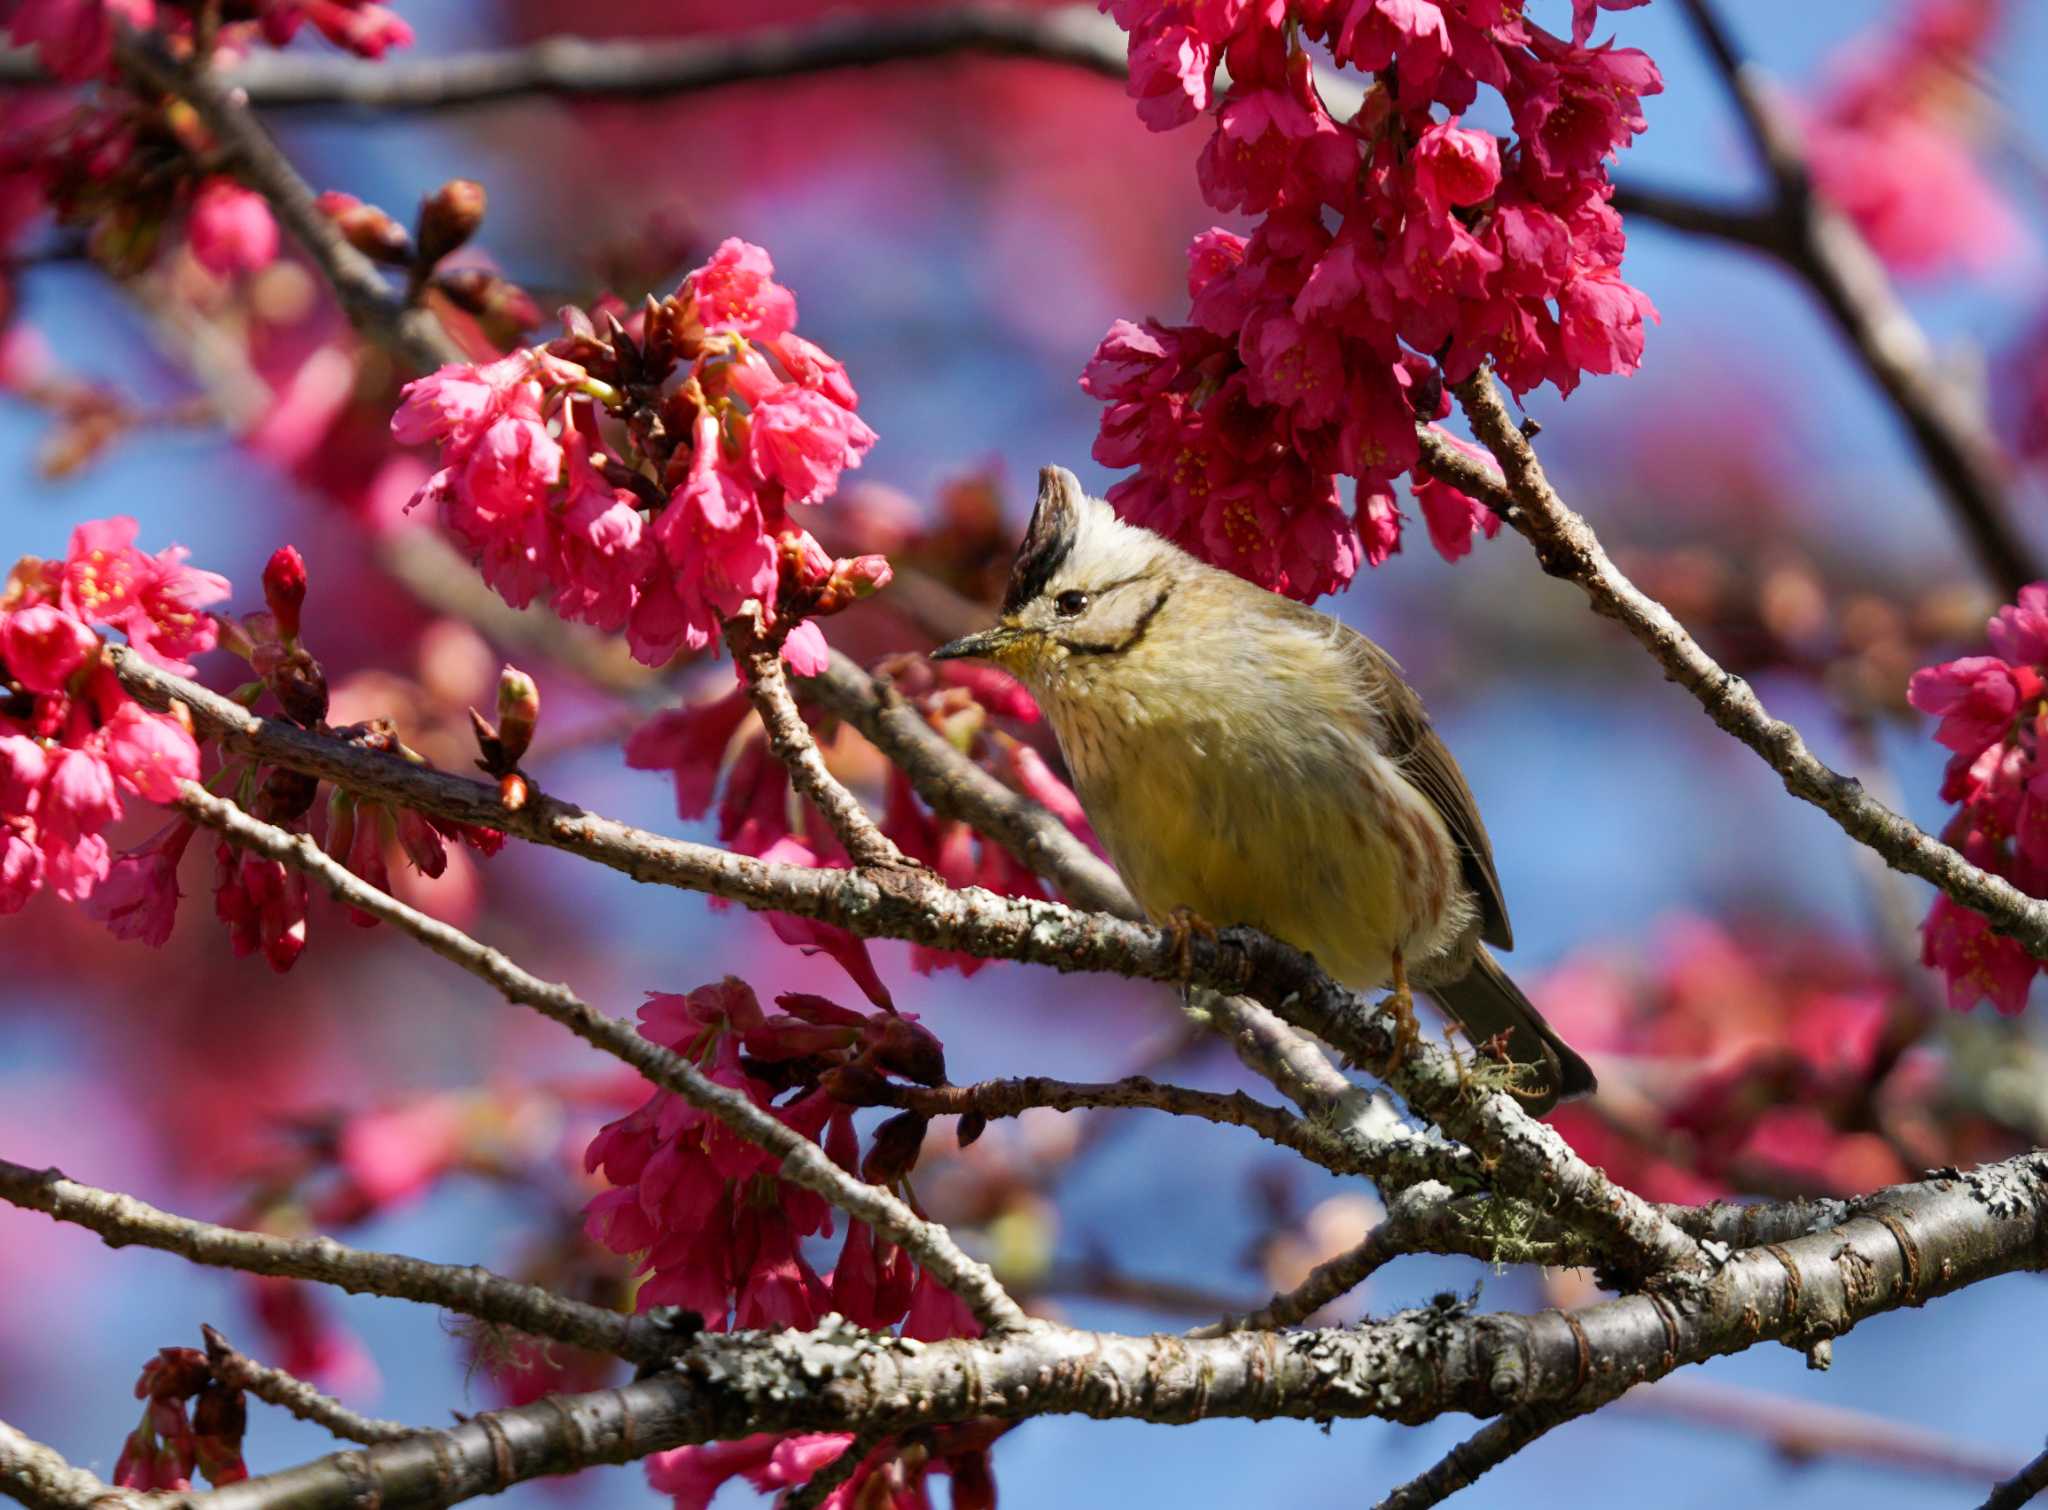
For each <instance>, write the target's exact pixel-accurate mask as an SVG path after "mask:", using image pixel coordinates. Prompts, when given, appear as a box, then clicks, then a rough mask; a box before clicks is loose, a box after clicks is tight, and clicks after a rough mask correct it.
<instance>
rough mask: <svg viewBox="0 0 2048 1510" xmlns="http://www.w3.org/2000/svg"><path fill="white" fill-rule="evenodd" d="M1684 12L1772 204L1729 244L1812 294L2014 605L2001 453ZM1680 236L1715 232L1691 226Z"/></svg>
mask: <svg viewBox="0 0 2048 1510" xmlns="http://www.w3.org/2000/svg"><path fill="white" fill-rule="evenodd" d="M1684 5H1685V9H1686V12H1687V14H1688V15H1689V16H1690V17H1691V18H1692V22H1693V27H1694V30H1695V31H1697V32H1698V33H1699V36H1700V40H1701V42H1702V44H1703V45H1704V46H1705V47H1706V50H1707V54H1708V56H1709V57H1710V58H1711V59H1712V60H1713V62H1714V66H1715V68H1716V70H1717V71H1718V72H1719V73H1720V75H1721V77H1722V80H1723V82H1724V83H1726V85H1727V87H1728V92H1729V94H1730V96H1731V97H1732V98H1733V99H1734V101H1735V107H1736V112H1737V114H1738V115H1739V116H1740V117H1741V120H1742V124H1743V128H1744V130H1745V131H1747V133H1748V135H1749V137H1750V140H1751V142H1752V144H1753V145H1754V146H1755V148H1756V151H1757V155H1758V157H1759V158H1760V159H1761V160H1762V162H1763V165H1764V168H1765V171H1766V172H1767V173H1768V174H1769V176H1770V179H1771V184H1772V203H1771V204H1770V205H1769V206H1768V207H1767V208H1766V209H1765V210H1764V211H1763V212H1762V214H1763V215H1764V216H1766V217H1768V219H1769V220H1770V221H1772V222H1774V224H1773V225H1772V228H1771V230H1770V233H1769V234H1768V235H1767V236H1763V237H1760V238H1752V237H1751V236H1749V235H1738V236H1737V237H1736V238H1734V239H1738V240H1741V241H1743V242H1744V244H1746V245H1750V246H1755V247H1758V248H1760V249H1761V250H1764V251H1768V252H1770V253H1772V254H1773V255H1775V256H1777V257H1778V258H1780V259H1781V260H1782V261H1784V262H1785V263H1786V265H1787V266H1788V267H1790V268H1791V269H1792V271H1793V272H1795V273H1796V274H1798V275H1799V276H1800V277H1801V278H1803V279H1804V280H1805V281H1806V282H1807V283H1808V284H1809V285H1811V286H1812V288H1813V291H1814V293H1815V294H1816V295H1817V296H1818V297H1819V299H1820V302H1821V305H1822V307H1823V308H1825V309H1826V310H1827V312H1828V315H1829V317H1830V318H1832V319H1833V320H1834V322H1835V324H1836V326H1837V327H1838V328H1839V329H1840V330H1841V332H1842V334H1843V335H1844V336H1845V337H1846V338H1847V339H1848V342H1849V347H1850V349H1851V350H1852V351H1853V352H1855V354H1856V356H1857V358H1858V359H1859V360H1860V361H1861V362H1862V364H1863V366H1864V369H1865V370H1866V371H1867V372H1869V373H1870V375H1871V376H1872V377H1873V378H1875V379H1876V380H1877V384H1878V386H1879V387H1880V388H1882V389H1883V390H1884V393H1885V396H1886V397H1887V398H1889V399H1890V400H1891V403H1892V407H1893V408H1894V409H1896V410H1897V411H1898V414H1899V417H1900V418H1901V419H1902V420H1904V421H1905V424H1906V429H1907V432H1908V434H1910V435H1911V436H1912V439H1913V444H1914V446H1915V447H1916V448H1917V449H1918V450H1919V452H1920V455H1921V459H1922V460H1923V461H1925V462H1926V464H1927V467H1928V470H1929V471H1931V472H1932V473H1933V474H1934V479H1935V481H1936V483H1938V484H1939V485H1940V487H1941V490H1942V492H1943V494H1944V495H1945V496H1946V497H1947V499H1948V502H1949V506H1950V508H1951V510H1952V511H1953V512H1954V513H1955V515H1956V517H1957V519H1958V521H1959V522H1960V523H1961V524H1962V526H1963V531H1964V533H1965V534H1966V535H1967V536H1968V538H1969V541H1970V544H1971V546H1972V548H1973V549H1974V550H1975V552H1976V554H1977V558H1978V560H1979V562H1980V563H1981V564H1982V566H1983V568H1984V570H1985V572H1986V573H1987V574H1988V575H1989V576H1990V577H1991V579H1992V580H1993V581H1995V582H1996V583H1997V584H1998V585H1999V587H2000V588H2001V589H2002V590H2003V591H2004V593H2005V595H2006V596H2007V597H2011V596H2013V595H2015V594H2016V593H2017V592H2018V591H2019V589H2020V588H2022V587H2024V586H2026V585H2027V584H2028V583H2030V582H2034V581H2037V580H2039V579H2040V578H2041V577H2042V576H2043V575H2044V574H2048V573H2044V570H2043V567H2042V563H2041V560H2040V557H2039V555H2038V554H2037V553H2036V552H2035V550H2034V548H2033V547H2032V546H2031V545H2030V544H2029V543H2028V542H2027V541H2026V539H2024V538H2023V537H2022V536H2021V535H2020V534H2019V532H2018V531H2017V530H2016V529H2015V528H2014V527H2013V522H2012V509H2011V500H2010V498H2009V497H2008V493H2007V488H2008V481H2009V479H2008V477H2007V472H2006V465H2005V459H2004V451H2003V448H2002V447H2001V446H2000V445H1999V443H1998V438H1997V436H1996V435H1994V434H1993V433H1992V431H1991V425H1990V421H1989V419H1988V418H1987V416H1986V415H1985V414H1984V411H1983V406H1982V405H1981V404H1979V403H1978V402H1977V401H1976V398H1975V397H1974V395H1972V394H1971V393H1970V392H1968V391H1967V390H1966V389H1965V388H1963V387H1962V385H1960V384H1958V383H1956V382H1955V381H1954V380H1952V379H1951V378H1950V377H1949V376H1948V375H1947V374H1945V373H1944V372H1943V371H1942V370H1941V366H1940V363H1939V362H1937V361H1936V359H1935V355H1934V349H1933V346H1932V344H1931V343H1930V342H1929V341H1928V339H1927V336H1926V333H1925V332H1924V331H1922V330H1921V329H1920V327H1919V325H1918V324H1917V323H1916V322H1915V321H1914V319H1913V317H1912V315H1911V314H1910V313H1908V312H1907V310H1906V307H1905V305H1904V304H1903V303H1902V302H1900V299H1899V296H1898V292H1897V290H1895V289H1894V288H1893V287H1892V282H1891V279H1890V278H1889V277H1888V276H1887V275H1886V273H1885V270H1884V264H1883V263H1882V262H1880V261H1879V260H1878V257H1877V254H1876V253H1875V252H1873V251H1872V250H1871V248H1870V243H1869V242H1868V241H1866V240H1865V239H1864V238H1863V234H1862V233H1861V232H1860V231H1858V230H1857V229H1856V227H1855V225H1854V224H1853V223H1852V222H1851V221H1850V220H1849V219H1848V217H1846V216H1845V215H1843V214H1842V213H1841V212H1840V211H1839V210H1837V209H1836V208H1835V207H1834V206H1833V205H1831V204H1829V203H1828V202H1827V200H1826V199H1825V198H1823V197H1822V196H1821V195H1820V194H1819V193H1817V192H1816V191H1815V189H1814V185H1813V177H1812V173H1811V172H1810V170H1809V167H1808V164H1807V159H1806V152H1805V147H1804V145H1803V143H1802V142H1801V141H1800V132H1799V126H1798V123H1797V121H1796V120H1795V119H1794V118H1793V117H1792V115H1791V113H1790V112H1789V111H1787V110H1786V109H1785V108H1784V106H1783V105H1782V103H1781V102H1780V101H1779V100H1778V99H1777V97H1776V94H1775V91H1774V90H1773V89H1772V86H1771V83H1770V81H1769V79H1767V78H1766V77H1765V76H1764V74H1763V72H1762V70H1760V69H1759V68H1758V67H1757V66H1756V64H1754V63H1752V62H1749V61H1747V60H1746V59H1744V58H1742V57H1741V56H1740V54H1739V53H1738V52H1737V51H1736V48H1735V44H1734V42H1733V40H1732V39H1731V38H1730V36H1729V35H1728V32H1727V30H1726V28H1724V27H1723V26H1722V25H1721V22H1720V18H1719V16H1718V15H1717V14H1716V12H1715V10H1714V8H1713V6H1712V5H1711V4H1710V3H1709V0H1684ZM1617 202H1618V203H1619V201H1617ZM1653 202H1654V201H1653ZM1636 207H1637V208H1639V209H1640V208H1641V207H1642V201H1641V199H1640V198H1638V199H1637V200H1636ZM1662 207H1664V208H1670V207H1671V206H1670V201H1669V200H1664V201H1662ZM1683 228H1684V229H1691V230H1702V231H1709V232H1710V233H1713V234H1720V233H1721V231H1720V230H1717V229H1716V228H1715V227H1712V226H1709V225H1706V224H1699V223H1695V224H1693V225H1691V226H1687V227H1683ZM1749 229H1752V230H1756V229H1760V227H1756V226H1752V227H1750V228H1749Z"/></svg>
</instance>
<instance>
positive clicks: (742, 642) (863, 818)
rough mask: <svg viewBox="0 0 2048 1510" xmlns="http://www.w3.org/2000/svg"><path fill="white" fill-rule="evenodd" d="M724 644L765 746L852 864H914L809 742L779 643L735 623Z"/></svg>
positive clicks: (730, 627) (815, 744) (727, 633)
mask: <svg viewBox="0 0 2048 1510" xmlns="http://www.w3.org/2000/svg"><path fill="white" fill-rule="evenodd" d="M725 642H726V644H727V645H728V646H729V647H731V650H732V656H733V660H734V661H736V662H737V663H738V664H739V669H740V679H741V681H742V682H743V683H744V684H745V685H746V689H747V700H748V701H749V702H751V703H752V704H753V705H754V711H755V712H756V713H757V714H759V715H760V718H761V727H762V729H763V731H765V732H766V734H767V736H768V748H769V749H770V750H772V751H774V752H775V758H776V759H777V760H779V761H781V762H782V764H783V766H784V767H785V768H786V769H787V770H788V771H789V779H790V780H791V781H793V782H795V783H796V786H797V790H799V791H801V792H802V793H803V794H804V796H805V797H807V798H809V799H810V803H811V806H812V807H815V808H816V809H817V810H818V812H819V814H820V815H821V816H823V818H824V819H825V821H826V823H828V824H830V825H831V828H832V833H833V835H834V836H835V837H836V838H837V839H838V840H839V842H840V844H841V845H842V846H844V848H845V850H846V853H847V857H848V858H849V859H851V860H852V861H853V863H854V864H855V865H862V866H866V865H880V866H892V865H914V864H915V862H914V861H912V860H909V859H907V858H906V857H905V856H904V853H903V851H902V850H900V849H898V848H897V847H896V845H895V843H894V841H892V840H891V839H890V838H889V836H888V835H887V834H885V833H883V832H882V831H881V829H880V828H878V827H876V825H875V820H874V819H873V818H871V817H869V816H868V810H867V809H866V808H865V807H863V806H861V801H860V798H858V797H856V796H854V795H853V793H851V792H849V791H848V790H847V789H846V788H845V787H844V786H843V785H841V784H840V781H839V779H838V778H837V777H836V776H834V775H833V774H832V772H831V771H830V770H829V769H827V768H826V765H825V757H824V756H823V755H822V754H820V753H819V751H818V742H817V741H816V740H815V739H813V738H811V731H810V728H809V727H808V726H807V725H806V724H805V723H804V716H803V714H801V713H799V712H798V711H797V706H796V699H795V698H794V697H792V696H790V692H789V678H788V677H786V676H784V675H783V671H782V652H781V648H780V646H779V645H778V644H774V643H765V642H764V641H763V640H762V638H761V637H760V636H759V635H757V634H755V633H754V632H753V630H752V629H750V628H749V627H748V626H746V625H745V624H743V623H741V622H740V621H739V620H737V619H735V620H734V621H733V622H732V623H731V624H729V625H728V626H727V627H726V634H725Z"/></svg>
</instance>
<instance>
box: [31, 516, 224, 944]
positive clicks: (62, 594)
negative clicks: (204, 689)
mask: <svg viewBox="0 0 2048 1510" xmlns="http://www.w3.org/2000/svg"><path fill="white" fill-rule="evenodd" d="M134 540H135V521H134V520H133V519H128V518H116V519H105V520H98V521H95V522H93V523H90V524H82V525H80V526H79V527H78V528H77V529H76V530H75V531H73V532H72V536H71V550H70V553H69V554H68V555H67V556H66V557H65V559H64V560H62V561H40V560H37V559H36V558H34V557H32V556H31V557H24V558H23V559H22V560H21V561H20V562H19V563H18V564H17V565H16V566H15V568H14V570H13V572H12V573H10V574H9V576H8V578H7V581H6V584H5V586H4V588H0V914H4V913H10V912H16V911H19V910H20V908H21V906H22V904H23V903H25V902H26V901H27V900H28V899H29V897H31V896H32V895H34V894H35V893H36V892H37V891H38V890H40V889H41V888H42V887H43V886H45V885H48V886H49V887H50V888H51V889H52V890H54V891H55V892H56V893H57V895H58V896H60V897H63V898H65V899H66V900H68V901H74V902H75V901H82V900H84V899H85V898H86V897H89V896H91V895H92V893H93V890H94V888H95V887H97V886H98V885H99V884H100V883H101V882H102V881H105V880H106V879H107V878H108V875H109V872H110V871H111V870H112V868H113V862H112V856H111V855H110V854H109V852H108V849H107V841H106V840H105V838H103V837H102V831H103V830H105V829H106V828H107V826H108V825H109V824H111V823H112V822H113V821H114V820H115V819H117V818H119V817H120V816H121V812H122V807H121V794H122V793H123V792H127V793H129V794H131V795H133V796H136V797H141V798H142V799H144V800H145V801H148V802H169V801H170V800H171V799H172V798H173V797H175V796H177V794H178V783H179V782H180V781H184V780H191V779H194V778H196V777H197V776H198V775H199V747H198V746H197V744H195V743H194V742H193V738H192V733H191V730H190V729H189V728H188V727H187V726H186V725H184V724H182V723H180V722H178V720H176V719H175V718H172V717H171V716H169V715H168V714H163V713H152V712H150V711H149V710H148V709H146V708H144V707H142V705H141V704H139V703H137V702H136V701H135V700H134V699H133V698H131V697H129V696H128V694H127V693H126V692H125V691H123V690H122V688H121V684H120V683H119V682H118V681H116V680H115V678H114V673H113V672H112V671H111V670H110V669H108V667H107V666H106V664H105V662H104V660H103V658H102V656H101V654H100V647H101V637H100V634H99V633H98V631H99V630H100V629H117V630H120V631H121V632H122V633H123V634H125V635H126V636H127V637H128V643H129V644H130V645H132V646H134V647H135V649H136V650H137V651H138V652H139V653H141V654H142V655H145V656H147V657H148V658H149V659H150V660H152V661H155V662H156V663H157V664H159V665H161V666H165V667H168V668H169V669H171V670H174V671H181V672H189V671H191V669H192V667H191V665H190V663H189V662H188V661H187V660H186V659H185V658H186V657H187V656H192V655H197V654H198V653H200V652H201V651H204V650H210V649H212V648H213V645H214V641H215V637H216V633H217V631H216V627H215V625H214V621H213V618H212V616H211V615H209V614H207V613H205V612H203V611H202V610H203V609H204V608H205V607H206V605H207V604H209V603H212V602H214V601H216V600H218V599H220V598H222V597H225V596H226V595H227V591H228V584H227V582H226V580H225V579H224V578H221V577H218V576H215V575H214V574H213V573H212V572H204V571H198V570H196V569H194V568H192V567H190V566H187V565H186V564H185V555H186V553H185V551H184V550H183V549H181V548H179V547H176V546H173V547H171V548H170V549H169V550H165V551H160V552H158V553H157V554H156V555H154V556H150V555H145V554H144V553H143V552H141V551H139V550H137V549H136V548H135V545H134ZM124 879H125V878H124Z"/></svg>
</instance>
